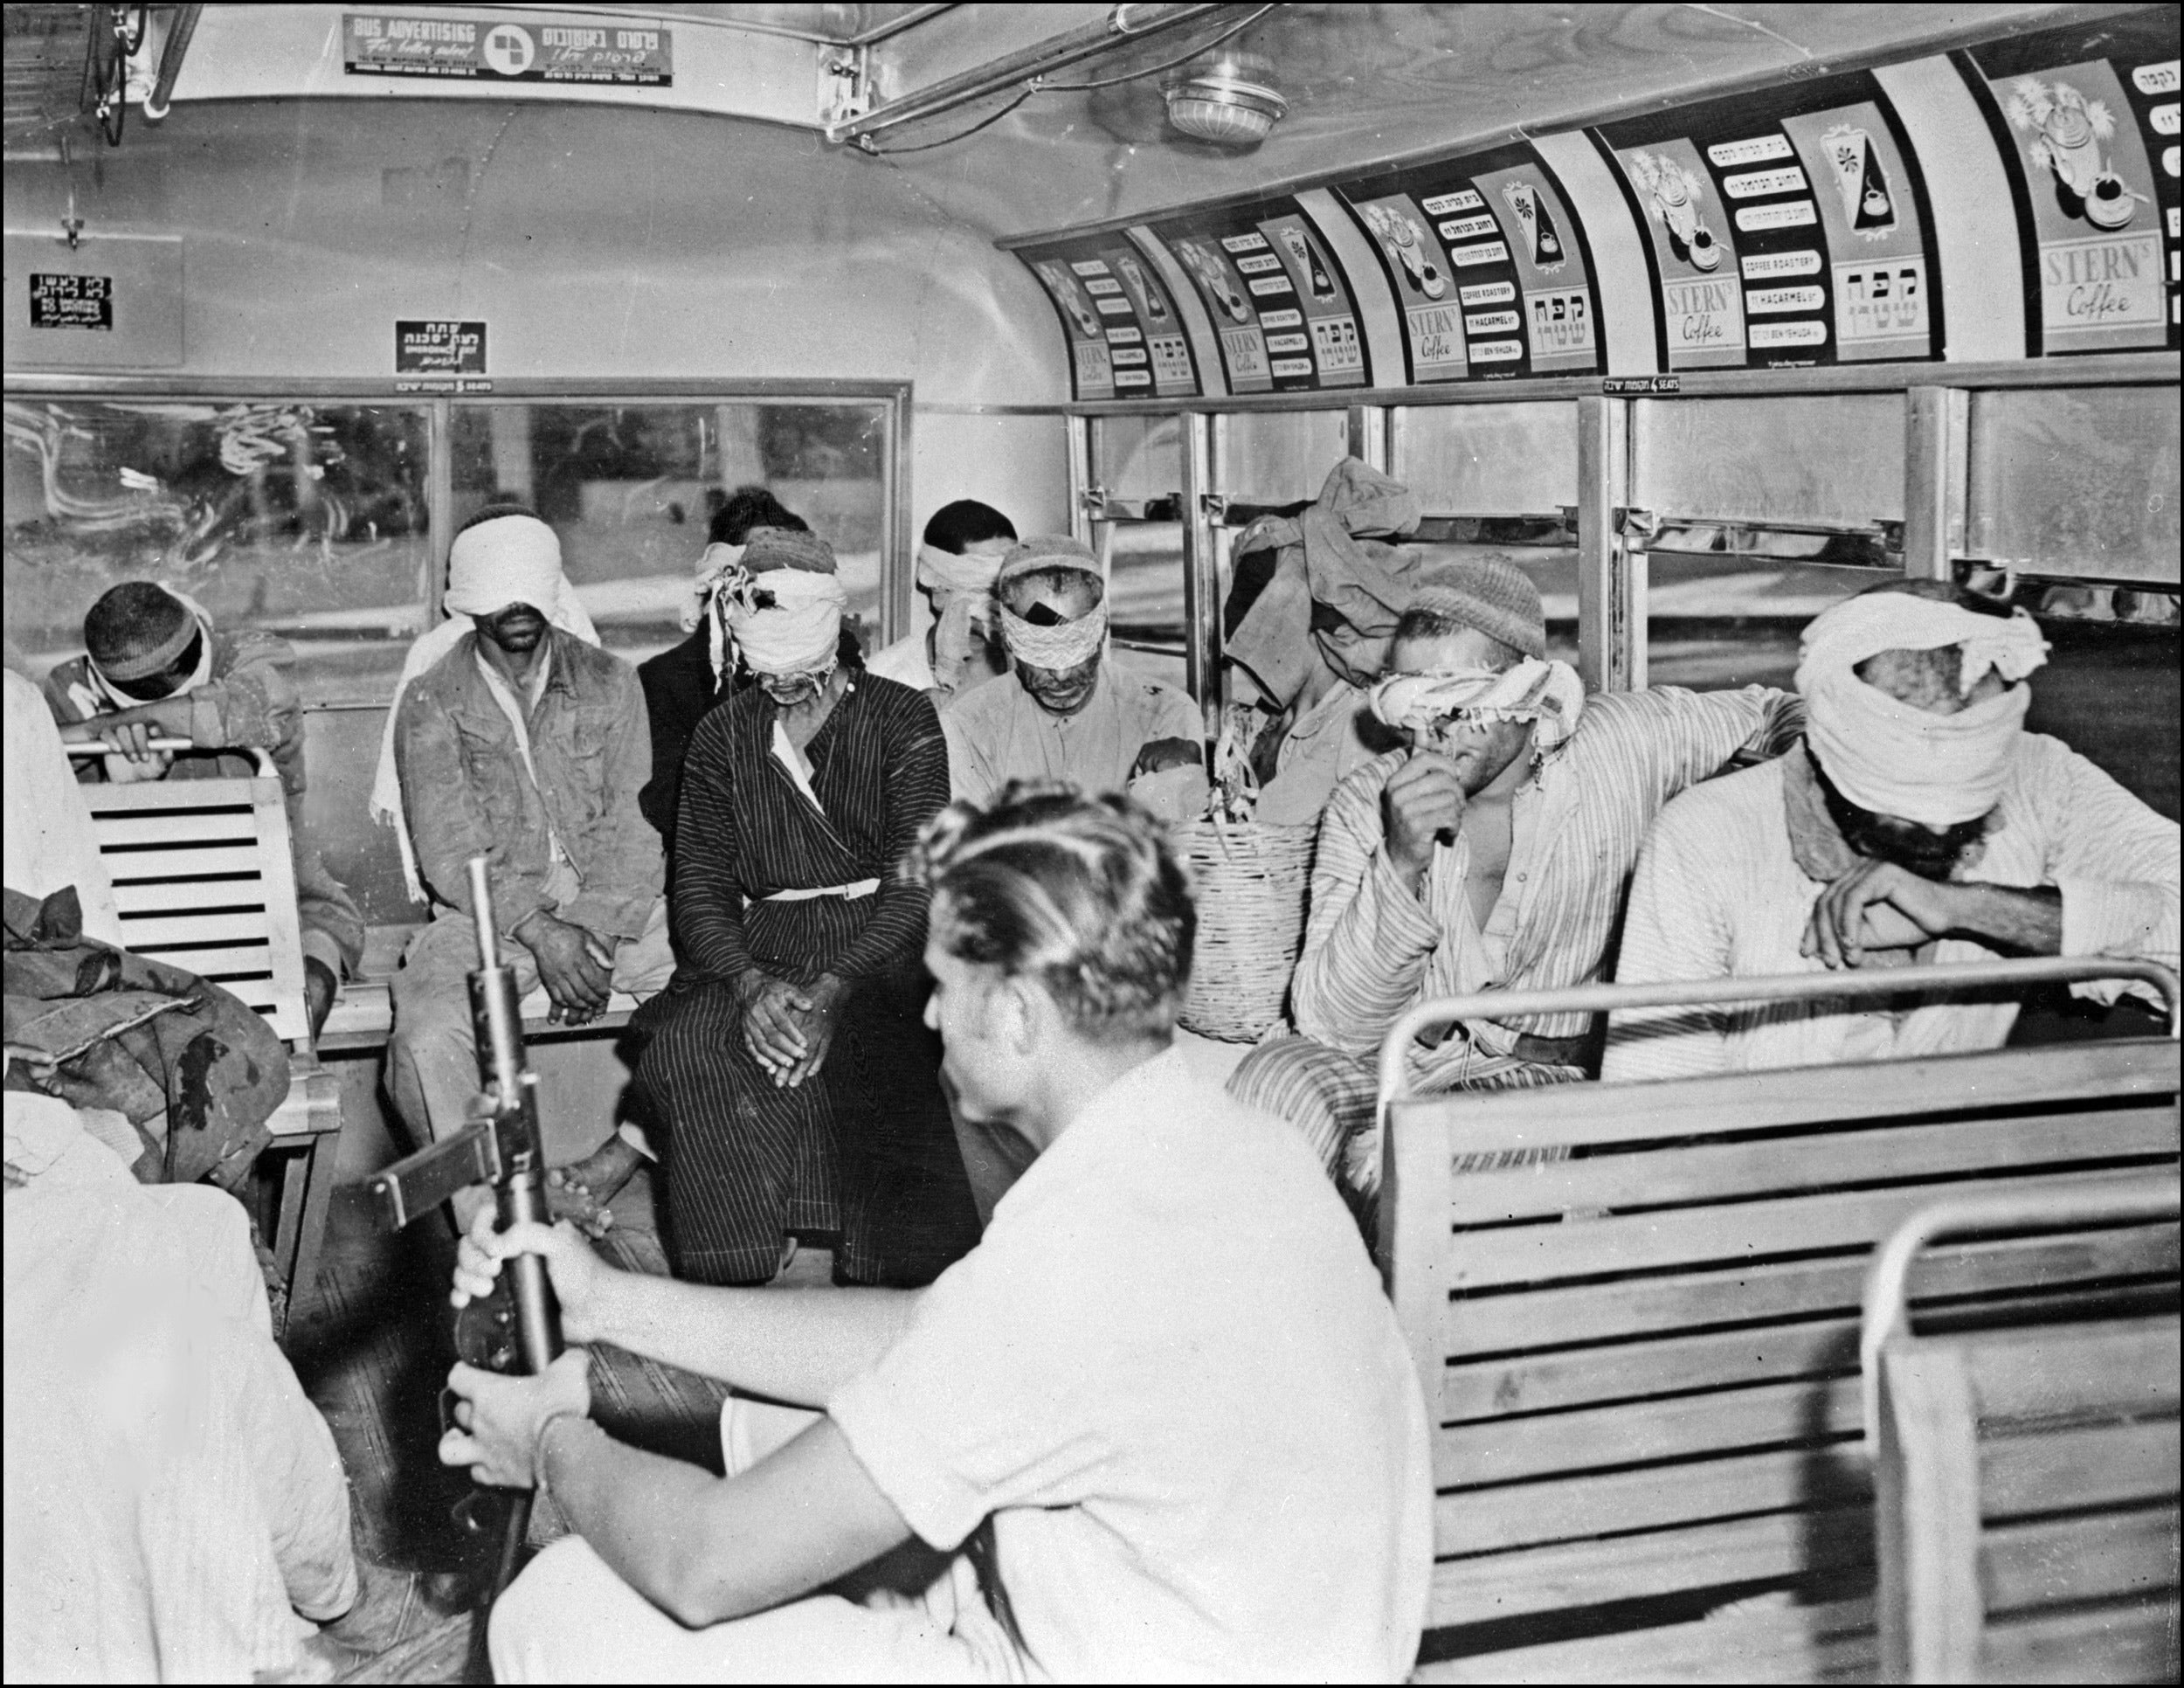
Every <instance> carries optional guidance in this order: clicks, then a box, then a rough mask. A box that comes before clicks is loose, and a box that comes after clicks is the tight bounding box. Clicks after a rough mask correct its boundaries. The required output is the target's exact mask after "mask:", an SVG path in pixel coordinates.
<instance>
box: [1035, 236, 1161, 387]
mask: <svg viewBox="0 0 2184 1688" xmlns="http://www.w3.org/2000/svg"><path fill="white" fill-rule="evenodd" d="M1017 256H1018V257H1019V258H1021V259H1023V260H1024V262H1025V263H1026V264H1027V265H1029V266H1031V272H1032V273H1033V275H1035V276H1037V277H1038V278H1039V283H1040V286H1041V287H1044V288H1046V290H1047V298H1048V299H1049V300H1051V301H1053V303H1054V311H1055V314H1056V315H1058V316H1060V318H1061V331H1062V334H1063V336H1065V337H1066V338H1067V339H1068V342H1069V367H1070V372H1071V375H1072V377H1073V379H1074V383H1075V395H1076V397H1077V398H1079V399H1080V400H1091V399H1098V398H1195V397H1197V395H1198V391H1199V377H1198V365H1197V364H1196V363H1193V362H1192V357H1191V342H1190V339H1189V336H1187V335H1186V334H1185V332H1184V328H1183V322H1182V319H1181V318H1180V317H1179V316H1178V315H1177V314H1176V306H1175V301H1174V300H1173V299H1172V298H1171V297H1170V296H1169V293H1168V289H1167V287H1165V285H1164V284H1163V283H1162V281H1161V280H1160V277H1159V275H1158V273H1155V271H1154V269H1153V267H1152V266H1151V265H1150V264H1148V263H1147V262H1146V261H1145V259H1144V254H1143V253H1140V252H1138V251H1137V248H1136V247H1135V246H1131V244H1130V239H1129V237H1128V236H1126V235H1123V234H1119V233H1117V234H1098V235H1087V236H1083V237H1082V238H1080V239H1074V240H1063V241H1054V242H1051V243H1048V244H1046V245H1042V246H1034V247H1027V248H1026V249H1025V250H1024V251H1022V252H1019V253H1018V254H1017Z"/></svg>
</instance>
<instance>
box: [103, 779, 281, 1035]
mask: <svg viewBox="0 0 2184 1688" xmlns="http://www.w3.org/2000/svg"><path fill="white" fill-rule="evenodd" d="M83 792H84V796H85V798H86V800H87V801H88V803H89V805H90V808H91V824H92V828H93V832H94V833H95V834H96V835H97V838H98V841H99V854H100V856H101V857H102V858H104V860H105V861H106V866H107V872H108V874H109V875H111V876H112V877H113V880H114V903H115V904H116V905H117V906H118V907H119V909H120V910H121V938H122V942H123V944H125V945H126V946H127V947H128V948H129V949H130V950H132V951H135V952H136V953H137V954H138V955H142V956H149V957H150V958H152V959H153V960H156V961H163V962H166V963H168V964H169V965H171V966H176V967H180V968H183V969H185V970H186V971H188V972H193V973H196V974H197V975H198V976H199V977H201V978H203V979H209V980H211V982H212V983H214V984H216V985H218V986H221V987H222V988H224V989H225V990H227V991H229V992H231V993H233V994H234V995H236V996H238V997H239V998H241V999H242V1000H243V1001H244V1002H245V1003H247V1004H248V1005H249V1006H250V1007H252V1008H254V1009H256V1010H257V1011H258V1012H259V1013H261V1014H263V1015H264V1016H265V1017H266V1020H267V1021H268V1022H270V1023H271V1025H272V1027H273V1031H274V1033H275V1034H276V1035H277V1036H279V1037H280V1040H281V1041H283V1042H285V1043H287V1044H289V1045H290V1046H291V1047H292V1048H294V1047H300V1046H301V1045H303V1044H305V1043H306V1042H308V1039H309V1035H310V1026H309V1021H308V1019H307V1017H306V1015H305V1012H304V1000H303V944H302V934H301V928H300V926H299V925H298V924H297V917H296V886H295V864H294V860H293V858H292V857H291V856H290V854H289V846H288V812H287V806H286V804H285V803H284V801H283V799H282V795H281V789H280V781H279V780H278V779H266V778H256V779H171V780H161V781H155V782H150V783H147V784H142V785H86V786H85V787H83Z"/></svg>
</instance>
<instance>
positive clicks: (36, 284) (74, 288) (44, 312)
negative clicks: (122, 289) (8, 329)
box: [31, 272, 114, 332]
mask: <svg viewBox="0 0 2184 1688" xmlns="http://www.w3.org/2000/svg"><path fill="white" fill-rule="evenodd" d="M31 327H32V328H34V329H107V331H109V332H111V331H112V329H113V328H114V278H113V277H112V276H110V275H41V274H38V273H36V272H33V273H31Z"/></svg>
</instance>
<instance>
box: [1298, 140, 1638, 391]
mask: <svg viewBox="0 0 2184 1688" xmlns="http://www.w3.org/2000/svg"><path fill="white" fill-rule="evenodd" d="M1334 191H1335V193H1336V196H1337V197H1338V198H1340V199H1341V200H1342V202H1343V203H1344V204H1345V205H1347V206H1348V207H1349V208H1350V213H1351V216H1352V217H1354V218H1357V219H1358V225H1359V226H1360V227H1362V228H1363V229H1364V231H1365V235H1366V237H1367V238H1368V239H1370V240H1371V241H1372V246H1373V249H1374V250H1375V251H1376V252H1378V253H1379V255H1380V262H1381V266H1382V267H1384V268H1385V269H1386V271H1387V278H1388V286H1389V287H1390V288H1391V289H1392V290H1393V293H1394V294H1395V297H1396V300H1397V302H1398V303H1400V305H1401V307H1402V309H1403V342H1404V347H1405V349H1406V351H1407V352H1408V353H1409V356H1410V365H1411V367H1410V379H1411V380H1412V381H1413V382H1420V383H1422V382H1436V381H1461V380H1463V379H1465V378H1467V377H1476V378H1483V379H1492V378H1495V377H1503V378H1506V377H1510V376H1517V375H1577V374H1587V373H1590V372H1591V371H1592V370H1596V369H1598V368H1599V367H1600V329H1599V322H1600V312H1599V309H1598V308H1597V306H1596V303H1595V301H1594V299H1593V287H1592V282H1591V280H1590V277H1589V275H1588V273H1587V265H1586V259H1585V251H1584V239H1583V236H1582V234H1581V233H1580V232H1579V229H1578V226H1577V219H1576V218H1573V217H1572V216H1571V214H1570V210H1569V207H1568V205H1567V204H1565V202H1564V200H1563V197H1562V194H1561V190H1560V189H1559V186H1558V185H1557V184H1556V183H1555V181H1554V178H1553V176H1552V174H1551V173H1550V172H1549V170H1548V169H1547V168H1546V166H1545V164H1543V163H1540V161H1539V160H1538V158H1537V157H1536V156H1533V154H1532V153H1531V149H1529V148H1509V149H1503V150H1502V151H1499V152H1496V153H1493V154H1490V155H1488V156H1482V157H1478V158H1469V159H1455V160H1449V161H1446V162H1443V163H1435V164H1428V165H1425V166H1421V167H1420V168H1418V169H1408V170H1403V171H1400V172H1397V173H1395V174H1393V175H1390V176H1377V177H1374V178H1372V180H1370V181H1365V182H1354V183H1344V184H1342V185H1339V186H1337V188H1336V189H1335V190H1334Z"/></svg>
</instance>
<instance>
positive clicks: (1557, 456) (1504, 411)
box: [1388, 400, 1578, 520]
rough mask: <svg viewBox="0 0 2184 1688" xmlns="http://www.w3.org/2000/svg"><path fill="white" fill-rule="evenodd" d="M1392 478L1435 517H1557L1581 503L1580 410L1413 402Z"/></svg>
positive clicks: (1399, 415) (1565, 405)
mask: <svg viewBox="0 0 2184 1688" xmlns="http://www.w3.org/2000/svg"><path fill="white" fill-rule="evenodd" d="M1388 473H1389V474H1392V475H1393V476H1394V477H1395V478H1396V479H1397V480H1398V481H1401V482H1402V483H1403V484H1404V485H1405V486H1406V487H1408V488H1410V489H1411V490H1412V491H1413V493H1415V494H1417V495H1418V502H1419V505H1420V508H1422V509H1424V510H1425V511H1426V513H1427V515H1461V516H1536V517H1538V518H1541V519H1542V520H1549V519H1552V518H1554V517H1556V516H1558V515H1560V513H1561V512H1562V511H1563V510H1564V509H1565V508H1573V507H1574V506H1575V505H1576V503H1577V502H1578V435H1577V406H1576V405H1572V404H1571V403H1569V402H1567V401H1566V400H1565V401H1560V402H1558V401H1555V400H1545V401H1540V402H1538V403H1528V404H1521V405H1401V406H1399V407H1398V408H1397V409H1396V410H1395V412H1393V444H1392V446H1391V449H1390V452H1389V458H1388Z"/></svg>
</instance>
